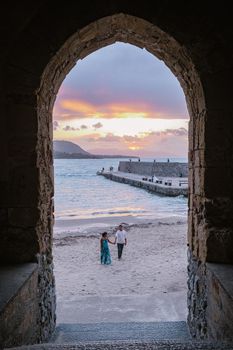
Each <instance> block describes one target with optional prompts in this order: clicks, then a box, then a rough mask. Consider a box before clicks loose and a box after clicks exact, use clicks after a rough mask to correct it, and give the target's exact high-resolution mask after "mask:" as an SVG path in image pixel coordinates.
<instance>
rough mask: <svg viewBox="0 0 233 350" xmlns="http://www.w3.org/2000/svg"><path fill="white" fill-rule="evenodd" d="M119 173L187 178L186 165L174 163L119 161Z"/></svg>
mask: <svg viewBox="0 0 233 350" xmlns="http://www.w3.org/2000/svg"><path fill="white" fill-rule="evenodd" d="M118 170H119V171H122V172H124V173H133V174H139V175H149V176H152V175H155V176H164V177H169V176H171V177H179V176H180V175H181V174H182V176H183V177H188V164H187V163H175V162H155V163H153V162H139V161H137V162H134V161H131V162H130V161H128V162H126V161H120V162H119V167H118Z"/></svg>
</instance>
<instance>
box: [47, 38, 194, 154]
mask: <svg viewBox="0 0 233 350" xmlns="http://www.w3.org/2000/svg"><path fill="white" fill-rule="evenodd" d="M188 120H189V116H188V112H187V108H186V102H185V98H184V93H183V91H182V89H181V87H180V85H179V82H178V81H177V79H176V78H175V76H174V75H173V74H172V73H171V72H170V70H169V69H168V68H167V67H166V66H165V64H164V63H163V62H162V61H159V60H158V59H157V58H155V57H154V56H153V55H151V54H150V53H148V52H147V51H146V50H144V49H143V50H142V49H139V48H137V47H135V46H132V45H129V44H123V43H116V44H114V45H111V46H107V47H105V48H103V49H100V50H98V51H96V52H94V53H92V54H91V55H89V56H87V57H86V58H85V59H83V60H79V61H78V62H77V64H76V66H75V67H74V68H73V69H72V70H71V72H70V73H69V74H68V75H67V77H66V79H65V80H64V81H63V83H62V85H61V88H60V90H59V93H58V96H57V99H56V102H55V105H54V111H53V126H54V139H55V140H67V141H72V142H75V143H77V144H78V145H79V146H81V147H82V148H84V149H85V150H86V151H88V152H91V153H94V154H122V155H136V156H140V157H187V147H188V146H187V141H188V135H187V130H188Z"/></svg>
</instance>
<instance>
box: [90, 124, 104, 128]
mask: <svg viewBox="0 0 233 350" xmlns="http://www.w3.org/2000/svg"><path fill="white" fill-rule="evenodd" d="M92 127H93V128H94V129H100V128H102V127H103V124H102V123H96V124H93V125H92Z"/></svg>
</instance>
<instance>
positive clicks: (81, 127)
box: [80, 124, 88, 130]
mask: <svg viewBox="0 0 233 350" xmlns="http://www.w3.org/2000/svg"><path fill="white" fill-rule="evenodd" d="M87 128H88V127H87V125H84V124H82V125H81V126H80V129H82V130H84V129H87Z"/></svg>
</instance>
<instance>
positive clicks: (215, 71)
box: [0, 4, 233, 341]
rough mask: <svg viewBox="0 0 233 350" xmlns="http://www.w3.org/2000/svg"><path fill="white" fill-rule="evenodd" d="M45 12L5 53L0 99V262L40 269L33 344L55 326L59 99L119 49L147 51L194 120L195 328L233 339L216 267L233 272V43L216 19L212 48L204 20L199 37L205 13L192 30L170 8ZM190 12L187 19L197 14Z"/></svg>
mask: <svg viewBox="0 0 233 350" xmlns="http://www.w3.org/2000/svg"><path fill="white" fill-rule="evenodd" d="M43 6H44V7H43ZM43 6H42V5H40V6H39V5H38V8H36V9H34V12H32V13H30V16H29V15H28V16H29V17H30V20H28V22H27V21H23V23H22V24H21V26H20V25H19V28H18V29H17V31H16V32H15V37H13V39H14V40H13V39H12V42H11V43H9V47H8V45H6V47H7V50H6V51H7V55H6V57H4V59H3V60H2V61H3V64H2V66H3V70H2V71H3V78H4V79H3V80H2V85H1V100H0V102H1V106H2V111H3V115H4V124H3V133H4V130H5V131H6V134H7V135H3V136H4V137H3V140H4V147H5V148H3V152H4V154H6V156H8V157H6V158H7V160H6V162H5V163H4V164H5V167H4V171H3V172H2V173H1V174H0V179H1V187H2V193H3V196H2V202H1V223H2V227H3V230H2V242H1V243H2V244H1V248H0V249H1V261H2V263H6V262H8V263H16V264H19V263H21V262H24V263H25V262H32V261H36V262H37V263H38V274H39V279H38V286H36V287H35V288H36V290H38V294H37V302H38V306H39V307H38V315H36V323H37V329H36V331H35V332H34V333H35V335H34V338H33V339H34V340H35V341H41V340H44V339H47V338H48V336H49V335H50V334H51V332H52V330H53V329H54V326H55V288H54V279H53V266H52V223H53V219H52V215H53V214H52V212H53V165H52V162H53V160H52V109H53V104H54V101H55V98H56V93H57V91H58V89H59V87H60V85H61V82H62V80H63V79H64V77H65V75H66V74H67V73H68V72H69V71H70V70H71V68H72V67H73V65H74V64H75V62H76V61H77V60H78V59H81V58H84V57H85V56H87V55H88V54H89V53H91V52H93V51H95V50H97V49H98V48H100V47H103V46H105V45H109V44H111V43H114V42H115V41H122V42H126V43H130V44H133V45H136V46H138V47H145V48H146V49H147V50H148V51H149V52H151V53H152V54H154V55H155V56H156V57H157V58H159V59H161V60H163V61H164V62H165V63H166V65H167V66H168V67H169V68H170V70H171V71H172V72H173V73H174V75H175V76H176V77H177V79H178V80H179V82H180V84H181V86H182V88H183V91H184V94H185V96H186V101H187V105H188V110H189V115H190V125H189V169H190V171H189V185H190V193H189V225H188V226H189V232H188V241H189V293H188V303H189V326H190V329H191V333H192V335H193V336H195V337H197V338H208V337H209V338H211V337H212V338H215V339H225V338H231V339H232V328H231V327H232V326H231V324H232V322H231V320H232V316H231V305H232V304H230V301H229V300H230V299H229V298H228V296H227V294H226V293H225V290H226V289H225V288H224V287H223V284H221V283H219V278H220V277H221V276H220V274H217V272H216V266H214V267H213V266H210V265H209V264H207V262H216V263H227V264H232V263H233V258H232V246H233V238H232V237H233V236H232V227H233V224H232V207H233V205H232V193H233V186H232V182H231V176H232V172H233V171H232V166H231V162H232V144H233V142H232V140H233V136H232V135H233V133H232V124H231V120H230V119H231V118H229V116H231V113H232V112H231V108H232V107H231V94H230V89H229V86H230V85H229V84H230V77H231V76H232V72H231V69H232V68H231V64H230V63H228V65H226V64H225V62H228V61H227V60H226V58H227V57H228V56H227V55H228V51H227V49H226V47H227V43H228V42H227V41H226V40H225V37H224V33H222V34H221V35H220V34H219V28H217V27H216V28H217V29H216V28H215V27H214V25H213V23H214V20H215V17H214V16H213V19H212V21H213V23H212V22H211V23H212V27H211V26H210V28H211V30H212V29H213V28H215V31H214V32H213V33H214V38H215V41H214V40H212V39H209V32H208V30H209V27H208V25H207V24H206V21H205V17H201V18H202V20H203V23H204V26H201V27H200V29H198V30H197V29H196V23H197V18H198V19H199V14H198V17H195V16H194V20H193V21H191V25H190V30H189V28H188V27H187V25H186V22H185V21H184V22H182V21H181V17H180V16H179V15H178V16H174V18H173V20H172V23H171V25H170V22H169V21H170V19H169V18H167V17H166V4H165V5H164V9H162V10H161V11H160V12H158V14H157V13H156V11H154V12H153V13H152V14H151V13H150V7H149V8H148V6H146V5H145V8H144V6H142V5H140V6H136V5H135V4H134V5H133V9H131V10H129V11H127V10H125V12H127V13H132V14H137V16H138V17H135V16H130V15H125V14H122V13H119V12H120V11H124V10H119V9H121V8H124V6H123V5H122V4H121V5H119V9H118V7H117V6H116V7H114V6H115V5H114V6H113V8H112V7H111V6H110V5H109V7H108V6H107V7H106V9H100V11H99V12H98V11H97V12H96V13H98V14H96V13H94V10H92V9H91V11H90V13H89V15H86V14H82V12H81V14H79V15H78V16H77V18H78V24H76V22H75V21H76V17H75V16H72V15H70V13H71V11H70V9H68V10H67V9H64V8H63V6H62V5H61V6H60V5H59V6H58V5H57V12H56V11H55V12H54V8H52V9H51V8H50V5H43ZM73 6H74V8H76V7H75V6H76V5H73ZM79 6H80V5H79V4H78V5H77V8H76V9H78V10H79ZM129 7H130V6H129ZM160 7H161V8H162V7H163V5H162V4H161V5H160ZM81 8H82V9H83V8H85V4H82V6H81ZM142 8H143V11H142V13H141V9H142ZM126 9H127V6H126ZM186 11H187V13H186V15H187V16H188V15H189V9H187V10H186ZM29 12H30V11H29ZM63 12H64V16H63ZM44 13H45V14H46V16H45V17H46V21H43V18H44ZM61 13H62V15H61ZM115 13H118V14H115ZM57 14H58V17H59V15H60V16H61V18H64V21H65V22H64V23H65V26H64V28H63V27H62V26H60V27H59V25H60V23H59V21H58V20H57V18H56V16H57ZM208 14H209V10H208ZM106 15H109V16H108V17H104V16H106ZM62 16H63V17H62ZM139 16H141V17H143V18H144V19H140V18H139ZM29 17H28V18H29ZM70 17H71V19H72V20H73V21H72V20H71V21H70V20H69V19H70ZM34 18H35V20H33V19H34ZM74 18H75V20H74ZM99 18H101V19H99ZM187 18H190V17H187ZM145 19H147V20H148V21H150V22H148V21H146V20H145ZM152 22H153V23H155V24H157V25H158V26H159V27H158V26H156V25H155V24H152ZM88 23H90V24H88ZM180 23H181V25H180V26H179V24H180ZM66 25H67V27H66ZM206 27H207V29H206V30H207V32H205V28H206ZM54 28H56V30H55V29H54ZM75 28H79V30H76V29H75ZM80 28H82V29H80ZM160 28H162V29H163V30H162V29H160ZM193 28H194V29H195V30H196V32H195V30H194V31H192V30H193ZM181 29H182V30H181ZM180 30H181V31H180ZM185 30H186V31H187V34H186V33H185ZM201 30H203V31H204V34H203V35H202V32H201ZM50 31H51V35H50ZM48 33H49V34H48ZM195 33H198V35H196V36H195ZM199 36H200V38H201V40H200V41H198V40H199V39H198V38H199ZM175 38H176V39H177V40H175ZM216 47H217V48H218V54H217V55H215V54H214V52H215V51H216V50H215V49H216ZM224 48H225V49H224ZM37 55H40V58H39V59H38V56H37ZM3 133H2V134H3ZM219 136H221V140H219V138H218V137H219ZM213 140H214V141H213ZM228 267H229V265H228ZM224 271H226V269H225V270H224ZM227 271H230V270H229V269H228V270H227ZM216 276H217V277H216ZM219 276H220V277H219ZM224 293H225V294H226V296H225V294H224ZM227 298H228V299H227ZM224 303H225V304H224ZM223 304H224V305H226V306H227V307H228V309H229V310H230V311H229V312H228V313H227V314H225V313H221V310H222V305H223ZM228 309H227V310H228ZM213 310H215V311H216V310H217V311H216V313H212V311H213ZM216 314H217V317H216ZM220 314H221V315H220Z"/></svg>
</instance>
